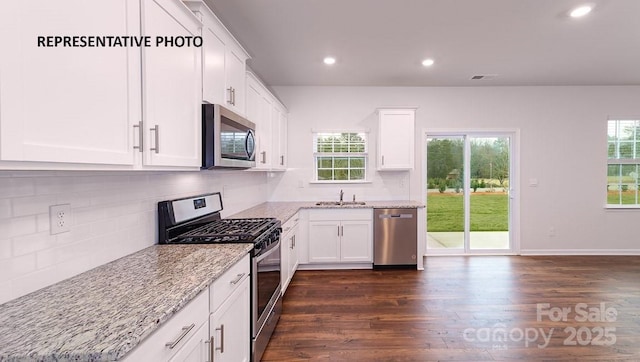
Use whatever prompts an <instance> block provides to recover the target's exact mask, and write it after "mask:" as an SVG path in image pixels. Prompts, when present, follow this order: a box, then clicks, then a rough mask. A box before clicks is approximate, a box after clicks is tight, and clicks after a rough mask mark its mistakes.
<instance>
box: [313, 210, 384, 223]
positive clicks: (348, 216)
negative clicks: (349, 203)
mask: <svg viewBox="0 0 640 362" xmlns="http://www.w3.org/2000/svg"><path fill="white" fill-rule="evenodd" d="M372 217H373V209H349V210H345V209H337V208H336V209H317V210H309V220H310V221H325V220H371V219H372Z"/></svg>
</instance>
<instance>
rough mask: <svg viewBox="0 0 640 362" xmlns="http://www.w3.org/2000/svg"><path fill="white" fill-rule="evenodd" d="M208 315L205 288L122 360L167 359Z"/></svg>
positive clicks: (131, 361)
mask: <svg viewBox="0 0 640 362" xmlns="http://www.w3.org/2000/svg"><path fill="white" fill-rule="evenodd" d="M208 317H209V292H208V291H206V290H205V291H203V292H202V293H200V294H198V296H197V297H196V298H195V299H194V300H192V301H191V302H189V304H187V305H186V306H185V307H184V308H183V309H182V310H181V311H179V312H178V313H176V314H175V315H174V316H173V317H171V318H170V319H169V320H168V321H167V322H165V323H164V324H163V325H162V326H161V327H160V328H159V329H158V330H156V331H155V332H153V334H151V336H149V337H148V338H147V339H145V340H144V341H143V342H142V343H141V344H140V345H139V346H138V347H136V348H135V349H134V350H133V351H131V353H129V354H127V355H126V356H125V358H124V361H126V362H135V361H168V360H169V359H170V358H171V357H173V355H175V354H176V353H177V352H178V351H179V350H180V349H182V347H183V346H184V345H185V344H186V343H187V341H189V339H191V337H193V336H194V335H195V334H196V332H198V330H199V328H200V327H201V326H202V325H203V324H205V323H207V321H208ZM167 344H171V345H169V346H167Z"/></svg>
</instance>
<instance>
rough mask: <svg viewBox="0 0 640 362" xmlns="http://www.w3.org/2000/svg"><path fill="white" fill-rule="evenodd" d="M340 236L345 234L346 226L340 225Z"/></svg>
mask: <svg viewBox="0 0 640 362" xmlns="http://www.w3.org/2000/svg"><path fill="white" fill-rule="evenodd" d="M340 236H344V226H342V225H341V226H340Z"/></svg>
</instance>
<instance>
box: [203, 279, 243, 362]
mask: <svg viewBox="0 0 640 362" xmlns="http://www.w3.org/2000/svg"><path fill="white" fill-rule="evenodd" d="M249 279H250V278H249V277H246V278H245V279H244V280H243V281H242V283H241V284H240V286H239V287H238V289H236V290H235V291H234V292H233V294H232V295H231V296H230V297H229V298H227V300H225V302H224V303H222V305H221V306H220V308H218V310H216V311H215V312H214V313H213V314H212V315H211V319H210V323H209V326H210V330H209V334H210V336H211V340H210V343H212V346H211V347H212V348H213V351H214V356H213V358H212V360H213V361H216V362H226V361H228V362H248V361H249V358H250V356H251V354H250V353H251V352H250V345H251V343H250V342H251V341H250V340H251V331H250V319H249V314H250V308H249V302H250V300H249ZM214 293H215V290H214Z"/></svg>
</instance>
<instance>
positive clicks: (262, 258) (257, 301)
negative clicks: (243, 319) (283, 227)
mask: <svg viewBox="0 0 640 362" xmlns="http://www.w3.org/2000/svg"><path fill="white" fill-rule="evenodd" d="M274 244H275V246H274ZM274 244H271V245H270V248H269V249H268V250H267V251H265V252H264V253H262V254H260V255H256V256H255V257H254V258H253V270H252V271H253V276H252V278H253V286H252V288H253V297H252V298H253V303H252V308H253V317H252V322H253V326H252V327H253V328H252V334H253V337H254V338H255V337H256V336H257V335H258V333H259V332H260V330H261V328H262V326H263V325H264V323H265V321H266V319H267V317H268V315H269V312H270V311H271V309H272V307H273V305H274V304H275V303H276V302H277V300H278V298H280V240H278V242H276V243H274Z"/></svg>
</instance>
